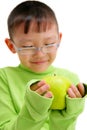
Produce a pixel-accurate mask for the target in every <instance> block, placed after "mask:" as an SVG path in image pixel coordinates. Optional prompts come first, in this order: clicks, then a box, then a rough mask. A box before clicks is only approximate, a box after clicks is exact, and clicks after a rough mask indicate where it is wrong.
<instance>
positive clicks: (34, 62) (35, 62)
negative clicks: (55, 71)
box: [31, 60, 47, 64]
mask: <svg viewBox="0 0 87 130" xmlns="http://www.w3.org/2000/svg"><path fill="white" fill-rule="evenodd" d="M46 62H47V60H44V61H33V62H31V63H32V64H44V63H46Z"/></svg>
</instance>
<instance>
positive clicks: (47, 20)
mask: <svg viewBox="0 0 87 130" xmlns="http://www.w3.org/2000/svg"><path fill="white" fill-rule="evenodd" d="M32 22H35V24H36V25H37V30H36V31H38V32H41V31H46V29H47V27H48V28H50V26H51V25H52V24H53V23H55V24H56V25H57V30H58V22H57V19H56V16H55V13H54V11H53V10H52V9H51V8H50V7H49V6H48V5H46V4H45V3H43V2H40V1H33V0H32V1H29V0H28V1H24V2H22V3H20V4H19V5H17V6H16V7H15V8H14V9H13V10H12V11H11V13H10V14H9V16H8V32H9V36H10V38H11V39H12V37H13V34H14V31H15V29H16V28H17V27H18V26H19V25H20V24H21V23H24V33H25V34H27V33H28V31H29V28H30V25H31V23H32Z"/></svg>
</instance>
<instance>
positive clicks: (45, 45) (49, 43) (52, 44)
mask: <svg viewBox="0 0 87 130" xmlns="http://www.w3.org/2000/svg"><path fill="white" fill-rule="evenodd" d="M54 44H55V43H49V44H45V46H51V45H54Z"/></svg>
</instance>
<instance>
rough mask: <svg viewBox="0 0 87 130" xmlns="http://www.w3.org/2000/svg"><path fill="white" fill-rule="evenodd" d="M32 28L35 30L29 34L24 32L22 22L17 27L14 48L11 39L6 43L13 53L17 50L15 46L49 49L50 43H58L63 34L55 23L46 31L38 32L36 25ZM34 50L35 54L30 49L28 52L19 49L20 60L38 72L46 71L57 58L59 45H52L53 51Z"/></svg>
mask: <svg viewBox="0 0 87 130" xmlns="http://www.w3.org/2000/svg"><path fill="white" fill-rule="evenodd" d="M33 26H34V25H33ZM30 30H33V31H29V32H28V33H27V34H24V25H23V24H21V25H20V26H19V27H17V29H16V30H15V33H14V36H13V41H14V45H15V46H13V49H12V48H11V47H10V46H12V42H11V41H10V40H7V41H6V44H7V45H8V47H9V49H10V50H11V51H12V52H13V53H14V52H15V51H17V50H16V49H15V47H17V48H21V47H23V48H27V47H29V48H32V47H46V49H47V47H48V48H49V46H50V45H53V44H56V45H57V44H59V43H60V40H61V34H58V32H57V28H56V25H55V24H54V25H52V26H51V28H50V29H49V30H46V31H45V32H36V31H34V27H32V29H31V28H30ZM8 42H9V43H8ZM14 50H15V51H14ZM44 50H45V49H44ZM34 51H35V52H34V53H33V54H30V52H29V51H27V54H23V53H22V51H17V53H18V57H19V60H20V62H21V63H22V64H23V65H24V66H26V67H27V68H29V69H31V70H32V71H34V72H37V73H38V72H43V71H45V70H46V69H47V68H48V67H49V66H50V65H51V64H52V62H53V61H54V60H55V57H56V53H57V47H56V46H52V48H51V51H50V52H48V53H47V52H45V51H44V52H43V50H34Z"/></svg>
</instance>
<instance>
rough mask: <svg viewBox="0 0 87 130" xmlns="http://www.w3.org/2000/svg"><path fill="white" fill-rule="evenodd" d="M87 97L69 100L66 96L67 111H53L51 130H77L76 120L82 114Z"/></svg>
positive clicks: (51, 114)
mask: <svg viewBox="0 0 87 130" xmlns="http://www.w3.org/2000/svg"><path fill="white" fill-rule="evenodd" d="M85 98H86V96H85V97H83V98H69V97H68V96H66V109H64V110H60V111H58V110H56V111H53V110H52V111H51V113H50V124H49V126H50V130H55V129H56V130H75V125H76V120H77V118H78V116H79V115H80V113H82V111H83V109H84V105H85Z"/></svg>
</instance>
